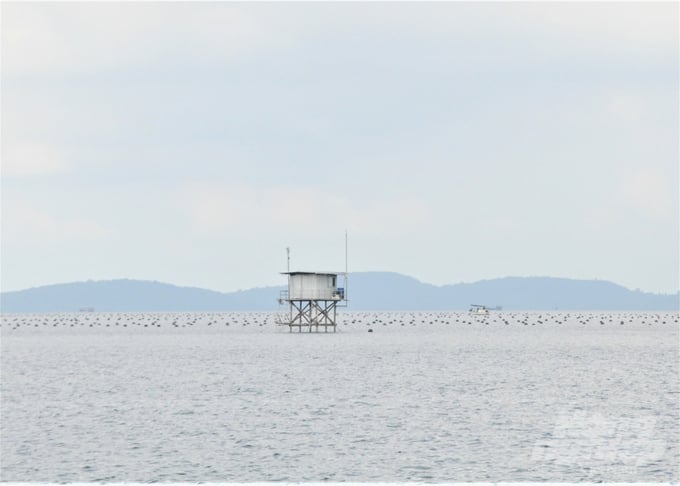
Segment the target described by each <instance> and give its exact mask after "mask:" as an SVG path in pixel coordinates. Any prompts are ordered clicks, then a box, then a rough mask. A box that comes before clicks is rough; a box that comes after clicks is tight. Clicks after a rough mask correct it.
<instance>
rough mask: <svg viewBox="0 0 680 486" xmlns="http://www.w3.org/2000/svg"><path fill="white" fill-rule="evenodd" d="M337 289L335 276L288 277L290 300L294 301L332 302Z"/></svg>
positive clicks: (305, 275) (303, 275)
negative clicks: (316, 300)
mask: <svg viewBox="0 0 680 486" xmlns="http://www.w3.org/2000/svg"><path fill="white" fill-rule="evenodd" d="M335 287H336V276H335V275H315V274H309V275H308V274H301V275H289V276H288V298H289V299H292V300H315V299H318V300H332V298H333V292H335V290H336V288H335Z"/></svg>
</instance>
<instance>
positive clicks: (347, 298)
mask: <svg viewBox="0 0 680 486" xmlns="http://www.w3.org/2000/svg"><path fill="white" fill-rule="evenodd" d="M348 275H349V274H348V273H347V228H345V300H349V282H348Z"/></svg>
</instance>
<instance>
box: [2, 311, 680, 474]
mask: <svg viewBox="0 0 680 486" xmlns="http://www.w3.org/2000/svg"><path fill="white" fill-rule="evenodd" d="M678 326H679V324H678V314H677V313H575V312H572V313H557V312H555V313H510V312H499V313H495V314H493V315H492V316H491V317H489V318H486V319H481V318H476V319H472V318H470V317H469V316H468V315H467V314H465V313H458V314H457V313H442V312H437V313H424V312H423V313H347V314H344V315H343V316H342V318H341V320H340V325H339V328H338V332H337V333H335V334H333V333H327V334H324V333H319V334H315V333H312V334H309V333H303V334H298V333H297V332H296V333H292V334H291V333H288V331H287V330H285V331H284V330H282V329H280V328H277V327H276V326H275V325H274V324H273V316H272V315H270V314H263V313H225V314H205V313H204V314H198V313H197V314H100V313H91V314H88V313H81V314H52V315H31V316H28V315H19V314H17V315H11V314H10V315H4V316H3V319H2V334H1V337H2V346H1V349H2V355H1V365H2V366H1V372H2V375H1V378H2V381H1V400H2V402H1V419H2V422H1V424H0V427H1V428H0V439H1V446H0V447H1V451H0V452H1V455H0V460H1V461H0V466H1V469H0V479H2V480H3V481H41V482H44V481H51V482H69V481H126V482H127V481H144V482H146V481H183V482H185V481H186V482H195V481H239V482H245V481H261V480H288V481H310V480H312V481H320V480H330V481H345V480H347V481H377V480H382V481H426V482H439V481H500V480H512V481H541V480H549V481H600V480H606V481H678V480H679V479H680V476H679V471H678V464H679V463H680V454H679V448H678V430H680V420H679V416H680V394H679V393H680V389H679V379H678V329H679V328H678ZM369 328H371V329H373V332H371V333H369V332H367V330H368V329H369Z"/></svg>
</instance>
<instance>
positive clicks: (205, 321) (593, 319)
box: [0, 311, 680, 332]
mask: <svg viewBox="0 0 680 486" xmlns="http://www.w3.org/2000/svg"><path fill="white" fill-rule="evenodd" d="M679 319H680V317H679V314H678V312H612V313H603V312H553V313H547V312H509V311H504V312H492V313H491V314H488V315H485V316H476V315H471V314H469V313H467V312H445V311H437V312H416V311H409V312H345V313H339V314H338V325H340V326H350V327H353V326H361V325H364V326H368V327H369V328H371V329H372V328H374V327H376V326H383V327H388V326H389V327H392V326H400V327H405V326H422V325H427V326H435V325H445V326H456V325H467V326H472V325H484V326H489V325H492V326H493V325H504V326H509V325H522V326H539V327H541V326H549V325H565V324H574V325H581V326H585V325H590V324H592V325H599V326H605V325H618V326H624V325H626V324H643V325H648V326H651V325H666V324H677V323H678V321H679ZM274 324H275V314H274V313H269V312H197V313H193V312H186V313H169V312H166V313H153V312H148V313H141V312H140V313H72V314H4V315H2V318H1V319H0V327H3V328H8V329H13V330H16V329H20V328H41V327H50V328H59V327H69V328H121V327H122V328H146V329H153V328H172V329H179V328H201V327H206V328H216V327H223V328H226V327H230V326H239V327H247V326H253V327H264V326H273V325H274ZM371 332H372V331H371Z"/></svg>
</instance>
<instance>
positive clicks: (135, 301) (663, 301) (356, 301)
mask: <svg viewBox="0 0 680 486" xmlns="http://www.w3.org/2000/svg"><path fill="white" fill-rule="evenodd" d="M348 287H349V289H348V290H349V294H348V295H349V299H350V305H349V307H348V310H356V311H360V310H386V311H387V310H391V311H396V310H402V311H410V310H414V311H415V310H467V309H468V308H469V307H470V304H483V305H486V306H488V307H500V308H502V309H503V310H645V311H650V310H659V311H661V310H665V311H669V310H678V309H679V308H680V293H676V294H652V293H647V292H641V291H639V290H629V289H627V288H625V287H622V286H621V285H617V284H615V283H612V282H607V281H603V280H574V279H565V278H552V277H506V278H498V279H491V280H481V281H479V282H474V283H458V284H453V285H443V286H435V285H431V284H427V283H423V282H420V281H418V280H416V279H415V278H412V277H408V276H406V275H401V274H398V273H392V272H358V273H352V274H350V279H349V285H348ZM283 288H284V287H283V286H280V287H263V288H254V289H250V290H242V291H238V292H230V293H223V292H216V291H213V290H206V289H200V288H193V287H178V286H175V285H171V284H167V283H161V282H155V281H144V280H126V279H121V280H101V281H87V282H74V283H64V284H56V285H46V286H43V287H36V288H30V289H26V290H19V291H13V292H2V293H0V310H1V311H2V312H3V313H14V312H78V311H100V312H152V311H159V312H180V311H273V310H277V309H278V304H277V302H276V299H277V297H278V295H279V290H282V289H283Z"/></svg>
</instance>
